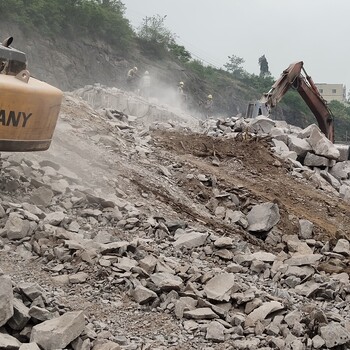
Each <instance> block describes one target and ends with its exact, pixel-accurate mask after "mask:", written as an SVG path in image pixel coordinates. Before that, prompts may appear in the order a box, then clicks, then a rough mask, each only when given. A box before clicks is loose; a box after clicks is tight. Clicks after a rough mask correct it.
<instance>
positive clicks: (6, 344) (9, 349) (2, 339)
mask: <svg viewBox="0 0 350 350" xmlns="http://www.w3.org/2000/svg"><path fill="white" fill-rule="evenodd" d="M20 346H21V343H20V342H19V341H18V340H17V339H16V338H15V337H12V336H11V335H9V334H3V333H0V349H1V350H18V349H19V348H20Z"/></svg>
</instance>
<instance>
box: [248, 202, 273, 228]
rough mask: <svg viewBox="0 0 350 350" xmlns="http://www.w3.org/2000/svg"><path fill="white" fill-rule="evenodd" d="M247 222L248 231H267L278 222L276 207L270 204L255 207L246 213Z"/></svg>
mask: <svg viewBox="0 0 350 350" xmlns="http://www.w3.org/2000/svg"><path fill="white" fill-rule="evenodd" d="M247 220H248V223H249V226H248V231H251V232H266V231H269V230H270V229H271V228H272V227H273V226H275V225H276V224H277V223H278V222H279V220H280V213H279V209H278V205H277V204H274V203H270V202H267V203H263V204H258V205H255V206H254V207H253V208H252V210H251V211H250V212H249V213H248V215H247Z"/></svg>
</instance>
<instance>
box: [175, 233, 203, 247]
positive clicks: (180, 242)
mask: <svg viewBox="0 0 350 350" xmlns="http://www.w3.org/2000/svg"><path fill="white" fill-rule="evenodd" d="M207 237H208V233H206V232H186V233H184V234H182V235H180V237H179V238H177V240H176V241H175V242H174V243H173V245H174V247H175V248H181V247H185V248H188V249H191V248H196V247H200V246H202V245H203V244H204V243H205V241H206V239H207Z"/></svg>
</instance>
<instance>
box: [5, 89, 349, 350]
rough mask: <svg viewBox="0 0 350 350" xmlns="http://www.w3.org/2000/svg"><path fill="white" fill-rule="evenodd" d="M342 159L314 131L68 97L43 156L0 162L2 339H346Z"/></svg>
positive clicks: (255, 345)
mask: <svg viewBox="0 0 350 350" xmlns="http://www.w3.org/2000/svg"><path fill="white" fill-rule="evenodd" d="M113 101H119V102H118V105H119V106H124V107H123V108H122V110H118V109H116V108H115V106H114V105H113ZM135 106H139V107H138V108H136V107H135ZM145 106H149V108H148V109H146V110H145V109H144V108H145ZM140 111H141V112H140ZM344 154H345V153H344V150H343V149H338V148H335V147H334V146H333V145H332V144H329V143H328V141H327V139H326V138H325V137H324V136H323V135H322V134H320V132H319V130H318V128H317V127H316V126H312V127H310V128H307V129H305V130H301V129H298V128H295V127H291V126H289V125H287V124H286V123H279V122H274V121H271V120H269V119H267V118H259V119H257V120H254V121H245V120H242V119H239V118H238V119H237V118H229V119H224V118H221V119H220V118H219V119H210V120H208V121H206V122H204V123H203V122H202V121H199V120H197V119H196V118H193V116H191V115H185V114H181V113H179V112H178V111H176V110H172V109H171V107H169V106H166V105H158V104H156V103H150V101H146V100H143V99H142V98H141V97H140V96H135V95H132V94H128V93H126V92H125V91H122V90H117V89H110V88H106V87H103V86H100V85H99V86H87V87H84V88H81V89H79V90H77V91H74V92H72V93H66V95H65V101H64V103H63V106H62V111H61V115H60V120H59V123H58V126H57V129H56V132H55V137H54V141H53V143H52V146H51V148H50V149H49V150H48V151H45V152H38V153H27V154H20V153H16V154H11V153H6V154H5V153H4V154H2V156H1V160H2V167H1V170H0V171H1V178H2V181H1V183H0V186H1V193H0V198H1V202H0V204H1V205H0V218H1V219H0V221H1V231H0V268H1V271H2V272H1V274H0V326H1V329H0V348H1V349H22V350H23V349H39V348H40V349H45V350H53V349H74V350H76V349H94V350H106V349H113V350H117V349H125V350H132V349H135V350H136V349H142V350H146V349H152V350H157V349H158V350H161V349H162V350H163V349H164V350H165V349H173V350H175V349H176V350H182V349H207V350H209V349H218V350H221V349H265V350H267V349H347V348H349V346H350V318H349V313H348V300H349V295H350V290H349V275H348V273H349V256H350V246H349V240H348V239H349V224H350V219H349V218H350V215H349V214H350V204H349V203H348V200H349V193H350V192H349V188H350V187H349V180H348V178H349V173H350V168H349V162H348V161H346V160H344V157H345V156H344Z"/></svg>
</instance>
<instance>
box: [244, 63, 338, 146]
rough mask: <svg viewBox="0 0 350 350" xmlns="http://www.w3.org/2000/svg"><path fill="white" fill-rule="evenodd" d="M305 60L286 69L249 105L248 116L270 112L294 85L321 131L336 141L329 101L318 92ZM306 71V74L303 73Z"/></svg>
mask: <svg viewBox="0 0 350 350" xmlns="http://www.w3.org/2000/svg"><path fill="white" fill-rule="evenodd" d="M303 65H304V64H303V62H302V61H300V62H296V63H292V64H291V65H290V66H289V67H288V68H287V69H285V70H284V71H283V72H282V74H281V76H280V78H279V79H278V80H276V82H275V83H274V84H273V85H272V87H271V89H270V91H269V92H267V93H265V94H264V95H263V97H262V98H261V100H260V101H259V102H258V103H257V102H255V103H251V104H250V105H249V106H248V110H247V117H250V118H251V117H255V116H257V115H259V114H265V113H264V112H267V114H269V113H270V111H271V109H272V108H273V107H276V105H277V103H278V102H280V101H281V99H282V98H283V96H284V95H285V94H286V93H287V91H288V90H289V89H290V88H291V87H293V88H295V89H296V90H297V91H298V92H299V94H300V96H301V97H302V98H303V100H304V101H305V103H306V104H307V105H308V107H309V108H310V110H311V111H312V113H313V114H314V116H315V118H316V120H317V123H318V125H319V127H320V129H321V131H322V132H323V133H324V134H325V135H326V136H327V138H328V139H329V140H330V141H332V142H334V118H333V115H332V112H331V111H330V109H329V108H328V106H327V102H326V101H325V100H324V99H323V98H322V96H321V95H320V93H319V92H318V90H317V88H316V86H315V84H314V82H313V81H312V79H311V77H310V76H309V75H308V74H307V73H306V71H305V69H304V68H303ZM302 71H303V72H304V74H305V76H304V75H303V74H302Z"/></svg>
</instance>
